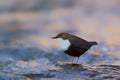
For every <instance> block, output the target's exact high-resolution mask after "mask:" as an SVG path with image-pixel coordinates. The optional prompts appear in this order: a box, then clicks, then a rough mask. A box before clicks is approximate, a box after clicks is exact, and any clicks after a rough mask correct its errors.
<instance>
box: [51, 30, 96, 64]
mask: <svg viewBox="0 0 120 80" xmlns="http://www.w3.org/2000/svg"><path fill="white" fill-rule="evenodd" d="M57 38H58V39H59V40H60V41H61V40H62V42H61V43H62V44H63V46H62V48H63V49H65V51H64V52H65V53H66V54H68V55H70V56H73V60H74V57H78V59H77V62H78V60H79V57H80V56H81V55H82V54H84V53H85V52H86V51H87V50H88V49H90V48H91V47H92V46H93V45H97V42H95V41H93V42H89V41H86V40H84V39H82V38H79V37H77V36H75V35H72V34H69V33H65V32H61V33H59V34H57V36H55V37H52V39H57ZM73 60H72V62H73ZM77 62H76V63H77Z"/></svg>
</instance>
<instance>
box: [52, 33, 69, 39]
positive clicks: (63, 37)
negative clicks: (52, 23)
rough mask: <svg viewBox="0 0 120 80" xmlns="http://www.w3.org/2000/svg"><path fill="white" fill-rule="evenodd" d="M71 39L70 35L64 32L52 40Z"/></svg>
mask: <svg viewBox="0 0 120 80" xmlns="http://www.w3.org/2000/svg"><path fill="white" fill-rule="evenodd" d="M69 37H70V34H68V33H64V32H62V33H59V34H57V36H55V37H52V39H57V38H62V39H63V40H66V39H68V38H69Z"/></svg>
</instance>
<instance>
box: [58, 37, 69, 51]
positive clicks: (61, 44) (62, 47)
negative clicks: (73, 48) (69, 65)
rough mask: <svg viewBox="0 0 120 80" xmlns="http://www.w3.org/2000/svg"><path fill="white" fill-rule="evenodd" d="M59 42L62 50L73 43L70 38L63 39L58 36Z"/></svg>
mask: <svg viewBox="0 0 120 80" xmlns="http://www.w3.org/2000/svg"><path fill="white" fill-rule="evenodd" d="M58 42H59V45H60V48H61V49H62V50H67V49H68V48H69V46H70V44H71V43H70V42H69V40H63V39H61V38H58Z"/></svg>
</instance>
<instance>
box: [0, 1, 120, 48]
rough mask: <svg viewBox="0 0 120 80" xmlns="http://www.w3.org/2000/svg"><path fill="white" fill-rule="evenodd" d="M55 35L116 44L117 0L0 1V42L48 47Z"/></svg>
mask: <svg viewBox="0 0 120 80" xmlns="http://www.w3.org/2000/svg"><path fill="white" fill-rule="evenodd" d="M59 32H70V33H73V34H76V35H78V36H80V37H83V38H84V39H87V40H89V41H92V40H96V41H98V42H100V41H105V42H107V43H108V44H112V45H119V44H120V43H119V41H120V38H119V34H120V0H90V1H89V0H9V1H8V0H0V41H8V40H10V41H35V42H36V43H37V44H38V43H40V44H41V45H43V46H46V47H51V46H57V43H56V42H55V41H53V40H51V37H52V36H55V35H56V34H57V33H59Z"/></svg>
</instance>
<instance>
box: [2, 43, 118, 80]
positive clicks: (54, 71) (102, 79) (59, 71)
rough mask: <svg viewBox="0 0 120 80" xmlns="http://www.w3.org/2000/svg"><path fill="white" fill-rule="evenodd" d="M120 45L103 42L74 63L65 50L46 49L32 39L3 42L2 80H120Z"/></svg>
mask: <svg viewBox="0 0 120 80" xmlns="http://www.w3.org/2000/svg"><path fill="white" fill-rule="evenodd" d="M33 43H34V42H32V44H33ZM34 44H35V43H34ZM117 48H119V46H117V47H116V48H111V47H110V46H109V45H107V44H106V43H105V42H102V43H99V45H98V46H96V47H93V48H91V50H90V51H88V52H87V53H86V54H84V55H82V56H81V57H80V59H79V62H78V64H73V63H71V61H72V57H70V56H68V55H66V54H64V53H63V51H62V50H58V49H55V48H53V49H52V50H51V51H45V50H42V49H40V48H38V46H35V45H34V46H33V45H31V44H30V42H23V43H22V42H11V41H8V42H7V43H6V42H2V43H1V47H0V80H119V79H120V76H119V75H120V66H119V65H117V63H116V62H119V61H120V59H119V58H118V57H115V56H113V55H112V53H115V52H116V51H117ZM109 52H112V53H109Z"/></svg>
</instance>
